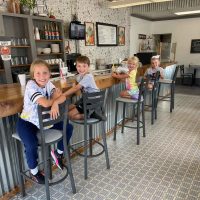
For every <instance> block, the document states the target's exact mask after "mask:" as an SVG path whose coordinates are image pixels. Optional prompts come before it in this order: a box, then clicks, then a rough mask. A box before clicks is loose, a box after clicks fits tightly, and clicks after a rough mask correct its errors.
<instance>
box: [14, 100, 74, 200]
mask: <svg viewBox="0 0 200 200" xmlns="http://www.w3.org/2000/svg"><path fill="white" fill-rule="evenodd" d="M50 109H51V108H50V107H49V108H44V107H42V106H38V117H39V125H40V130H39V131H38V133H37V136H38V144H39V145H40V147H41V151H42V162H41V163H39V165H40V164H44V173H45V189H46V199H48V200H49V199H50V191H49V186H51V185H55V184H57V183H60V182H61V181H63V180H65V178H66V177H67V176H68V175H69V177H70V181H71V187H72V191H73V193H76V187H75V183H74V178H73V173H72V168H71V161H70V156H69V148H68V146H67V138H66V125H67V111H68V103H67V102H66V101H65V102H64V103H62V104H60V105H59V113H60V115H59V117H58V118H57V119H56V120H52V119H51V118H50ZM61 121H63V130H62V131H60V130H56V129H45V128H47V127H48V126H51V125H54V124H56V123H58V122H61ZM12 137H13V138H14V139H15V141H16V147H17V148H16V151H17V155H18V156H19V157H18V159H17V160H18V163H17V164H18V170H19V171H18V174H19V183H20V188H21V193H22V196H23V197H24V196H25V187H24V178H25V179H28V180H30V181H32V182H35V181H33V180H32V179H31V177H30V176H29V175H27V173H28V171H29V170H25V169H23V164H22V163H23V162H22V159H23V152H22V148H21V147H22V145H21V144H22V142H21V139H20V137H19V135H18V134H17V133H14V134H13V135H12ZM61 139H63V145H64V156H65V158H66V160H67V165H64V168H65V169H66V173H65V174H64V175H63V176H62V177H61V178H59V179H57V180H55V181H49V180H48V179H49V178H50V179H51V178H52V174H51V173H52V172H51V165H50V163H51V161H50V159H51V157H50V146H51V145H52V144H55V143H57V142H58V141H59V140H61ZM35 183H36V182H35Z"/></svg>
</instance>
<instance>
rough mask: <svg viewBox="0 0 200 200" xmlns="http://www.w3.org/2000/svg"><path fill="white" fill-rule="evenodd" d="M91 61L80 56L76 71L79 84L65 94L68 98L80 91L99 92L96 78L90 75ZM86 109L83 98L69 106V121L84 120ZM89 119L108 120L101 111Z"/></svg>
mask: <svg viewBox="0 0 200 200" xmlns="http://www.w3.org/2000/svg"><path fill="white" fill-rule="evenodd" d="M89 66H90V60H89V58H88V57H87V56H79V57H78V58H77V59H76V69H77V71H78V76H77V77H76V81H77V84H76V85H74V86H73V87H72V88H70V89H69V90H67V91H66V92H65V93H63V94H64V95H65V96H66V98H68V97H69V96H70V95H72V94H75V93H76V92H78V91H79V90H81V91H82V92H88V93H93V92H99V91H100V90H99V88H98V87H97V85H96V83H95V80H94V77H93V75H92V74H91V73H89ZM83 113H84V109H83V99H82V98H81V99H80V100H78V101H77V102H76V103H75V104H72V105H70V106H69V113H68V115H69V119H71V120H83V119H84V114H83ZM88 117H89V118H96V119H99V120H104V121H105V120H106V117H105V116H104V115H103V114H102V113H101V111H99V112H97V111H94V112H93V113H92V114H91V115H90V116H88Z"/></svg>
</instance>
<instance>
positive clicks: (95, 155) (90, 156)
mask: <svg viewBox="0 0 200 200" xmlns="http://www.w3.org/2000/svg"><path fill="white" fill-rule="evenodd" d="M87 141H89V140H87ZM83 142H84V141H81V142H78V143H76V144H80V143H83ZM93 143H97V144H98V145H100V146H101V147H102V149H103V150H102V151H101V152H99V153H96V154H90V155H87V158H92V157H97V156H100V155H101V154H103V153H104V152H105V148H104V145H103V144H102V143H101V142H99V141H97V140H95V139H92V144H93ZM70 148H71V149H72V150H73V151H74V152H76V153H77V154H78V155H79V156H82V157H85V155H84V154H83V153H80V152H79V151H78V149H74V148H73V146H70ZM80 148H92V147H90V144H89V143H88V145H87V146H81V147H80Z"/></svg>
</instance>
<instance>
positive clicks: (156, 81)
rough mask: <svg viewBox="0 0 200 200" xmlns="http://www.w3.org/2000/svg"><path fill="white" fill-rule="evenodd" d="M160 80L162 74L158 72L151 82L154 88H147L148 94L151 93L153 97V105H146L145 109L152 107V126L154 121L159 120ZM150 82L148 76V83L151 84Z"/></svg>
mask: <svg viewBox="0 0 200 200" xmlns="http://www.w3.org/2000/svg"><path fill="white" fill-rule="evenodd" d="M159 78H160V72H159V71H157V72H156V74H155V77H154V78H153V80H151V82H152V83H153V84H152V85H153V87H152V88H151V89H150V88H148V87H147V94H148V93H149V94H150V95H151V105H145V107H151V124H154V119H157V101H158V88H159ZM149 80H150V77H148V76H147V82H149ZM147 86H148V84H147Z"/></svg>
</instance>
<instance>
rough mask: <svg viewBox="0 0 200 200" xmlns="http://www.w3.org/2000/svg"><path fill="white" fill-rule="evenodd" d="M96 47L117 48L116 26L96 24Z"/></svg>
mask: <svg viewBox="0 0 200 200" xmlns="http://www.w3.org/2000/svg"><path fill="white" fill-rule="evenodd" d="M96 29H97V46H117V25H114V24H106V23H100V22H97V23H96Z"/></svg>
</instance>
